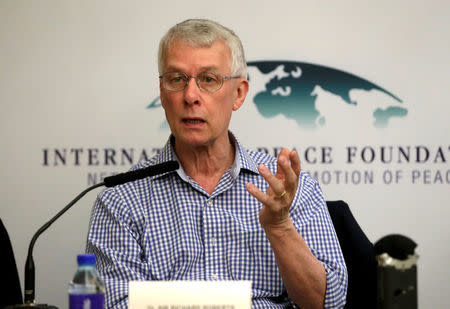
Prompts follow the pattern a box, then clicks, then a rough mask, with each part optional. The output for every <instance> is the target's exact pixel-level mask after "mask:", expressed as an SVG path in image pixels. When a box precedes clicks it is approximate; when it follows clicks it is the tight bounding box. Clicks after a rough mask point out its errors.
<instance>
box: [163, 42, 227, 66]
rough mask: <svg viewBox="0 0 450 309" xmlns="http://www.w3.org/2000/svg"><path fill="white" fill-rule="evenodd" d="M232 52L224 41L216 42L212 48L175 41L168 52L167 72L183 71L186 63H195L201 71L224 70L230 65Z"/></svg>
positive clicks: (166, 59) (166, 58)
mask: <svg viewBox="0 0 450 309" xmlns="http://www.w3.org/2000/svg"><path fill="white" fill-rule="evenodd" d="M230 60H231V52H230V49H229V47H228V46H227V45H226V44H225V42H223V41H222V40H216V41H214V43H213V44H212V45H211V46H196V45H194V44H191V43H190V42H187V41H185V40H180V39H178V40H174V41H173V42H171V44H170V45H169V47H168V48H167V51H166V57H165V70H179V69H183V68H182V66H184V64H185V63H194V62H195V61H197V63H195V64H196V67H197V69H198V70H201V71H211V70H213V71H214V70H218V69H223V65H224V64H226V65H227V66H229V65H230Z"/></svg>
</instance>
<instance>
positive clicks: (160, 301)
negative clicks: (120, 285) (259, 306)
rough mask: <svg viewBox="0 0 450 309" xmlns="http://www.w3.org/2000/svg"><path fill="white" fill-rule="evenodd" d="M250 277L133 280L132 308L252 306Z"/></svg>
mask: <svg viewBox="0 0 450 309" xmlns="http://www.w3.org/2000/svg"><path fill="white" fill-rule="evenodd" d="M251 288H252V284H251V281H131V282H130V284H129V293H128V294H129V295H128V306H129V309H251V306H252V303H251Z"/></svg>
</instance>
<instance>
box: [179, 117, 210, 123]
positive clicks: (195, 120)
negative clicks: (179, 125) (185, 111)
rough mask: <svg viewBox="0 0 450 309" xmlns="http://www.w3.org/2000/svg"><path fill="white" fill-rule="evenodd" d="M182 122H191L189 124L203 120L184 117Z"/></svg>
mask: <svg viewBox="0 0 450 309" xmlns="http://www.w3.org/2000/svg"><path fill="white" fill-rule="evenodd" d="M183 122H185V123H191V124H198V123H203V122H205V121H204V120H203V119H197V118H184V119H183Z"/></svg>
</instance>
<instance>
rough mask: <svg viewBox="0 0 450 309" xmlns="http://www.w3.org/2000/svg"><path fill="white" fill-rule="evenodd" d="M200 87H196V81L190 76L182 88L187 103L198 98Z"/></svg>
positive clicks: (195, 101) (191, 102) (193, 102)
mask: <svg viewBox="0 0 450 309" xmlns="http://www.w3.org/2000/svg"><path fill="white" fill-rule="evenodd" d="M200 91H201V90H200V88H198V85H197V81H196V80H195V78H193V77H191V78H190V79H189V81H188V84H187V85H186V88H185V89H184V99H185V101H186V102H187V103H189V104H196V103H198V100H199V95H200Z"/></svg>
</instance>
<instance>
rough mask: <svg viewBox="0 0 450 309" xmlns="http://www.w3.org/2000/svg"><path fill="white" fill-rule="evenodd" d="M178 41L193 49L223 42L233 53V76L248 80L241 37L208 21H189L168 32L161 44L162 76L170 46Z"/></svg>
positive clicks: (160, 69) (160, 67) (159, 54)
mask: <svg viewBox="0 0 450 309" xmlns="http://www.w3.org/2000/svg"><path fill="white" fill-rule="evenodd" d="M177 40H181V41H184V42H187V43H188V44H189V45H191V46H193V47H211V46H212V45H213V44H214V42H215V41H217V40H222V41H223V42H224V43H225V44H226V45H227V46H228V48H229V49H230V52H231V75H233V76H240V77H245V78H247V63H246V62H245V56H244V48H243V47H242V43H241V40H240V39H239V37H238V36H237V35H236V34H235V33H234V32H233V31H232V30H230V29H228V28H226V27H224V26H222V25H220V24H219V23H216V22H214V21H211V20H207V19H188V20H185V21H183V22H181V23H179V24H176V25H175V26H173V27H172V28H170V29H169V31H167V33H166V34H165V35H164V36H163V37H162V39H161V41H160V43H159V51H158V70H159V73H160V74H162V73H164V72H163V67H164V63H165V60H166V57H167V52H168V50H169V47H170V45H171V44H172V43H173V42H174V41H177Z"/></svg>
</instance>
